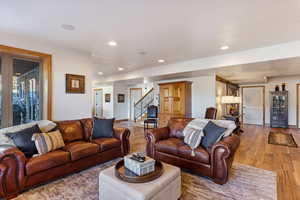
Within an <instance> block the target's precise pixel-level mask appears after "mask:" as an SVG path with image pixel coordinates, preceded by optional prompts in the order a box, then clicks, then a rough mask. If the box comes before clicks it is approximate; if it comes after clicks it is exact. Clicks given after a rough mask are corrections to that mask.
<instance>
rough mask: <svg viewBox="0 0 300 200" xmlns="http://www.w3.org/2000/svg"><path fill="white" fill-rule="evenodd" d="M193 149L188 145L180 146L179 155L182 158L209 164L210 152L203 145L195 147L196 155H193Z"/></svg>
mask: <svg viewBox="0 0 300 200" xmlns="http://www.w3.org/2000/svg"><path fill="white" fill-rule="evenodd" d="M191 153H192V149H191V148H190V147H189V146H188V145H183V146H180V147H179V149H178V155H179V156H180V157H182V158H185V159H188V160H193V161H197V162H201V163H205V164H209V153H208V152H207V151H206V150H205V149H203V148H202V147H201V146H199V147H198V148H196V149H195V156H191Z"/></svg>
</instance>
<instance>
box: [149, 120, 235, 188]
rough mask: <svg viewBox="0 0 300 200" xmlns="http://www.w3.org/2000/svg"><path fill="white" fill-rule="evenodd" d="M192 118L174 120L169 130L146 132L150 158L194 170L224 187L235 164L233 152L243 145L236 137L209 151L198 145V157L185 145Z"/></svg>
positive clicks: (158, 129) (231, 137)
mask: <svg viewBox="0 0 300 200" xmlns="http://www.w3.org/2000/svg"><path fill="white" fill-rule="evenodd" d="M191 120H192V119H191V118H188V119H184V118H174V119H171V120H170V121H169V123H168V126H167V127H164V128H157V129H153V130H151V131H148V132H146V133H145V137H146V140H147V155H148V156H150V157H152V158H154V159H155V160H160V161H163V162H166V163H169V164H172V165H176V166H179V167H182V168H187V169H191V170H193V171H195V172H197V173H199V174H201V175H203V176H206V177H210V178H211V179H212V180H213V181H214V182H215V183H218V184H224V183H226V182H227V180H228V173H229V169H230V167H231V164H232V162H233V158H234V153H235V151H236V149H237V148H238V146H239V144H240V139H239V137H238V136H236V135H232V136H229V137H225V138H223V139H222V140H221V141H219V142H218V143H216V144H215V145H214V146H213V147H212V149H211V150H210V151H207V150H205V149H204V148H202V147H201V146H199V147H198V148H197V149H196V151H195V154H196V155H195V156H191V149H190V147H188V146H187V145H186V144H184V142H183V133H182V131H183V129H184V127H185V126H186V125H187V124H188V123H189V122H190V121H191Z"/></svg>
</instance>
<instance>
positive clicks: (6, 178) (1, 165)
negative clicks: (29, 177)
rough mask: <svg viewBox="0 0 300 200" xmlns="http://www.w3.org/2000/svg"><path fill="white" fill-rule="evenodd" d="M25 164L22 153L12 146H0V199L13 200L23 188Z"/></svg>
mask: <svg viewBox="0 0 300 200" xmlns="http://www.w3.org/2000/svg"><path fill="white" fill-rule="evenodd" d="M25 162H26V158H25V155H24V153H23V152H21V151H20V150H19V149H18V148H17V147H14V146H12V145H0V197H3V198H7V199H10V198H13V197H15V196H17V195H18V193H19V192H20V191H22V190H23V188H24V183H25V178H24V177H25Z"/></svg>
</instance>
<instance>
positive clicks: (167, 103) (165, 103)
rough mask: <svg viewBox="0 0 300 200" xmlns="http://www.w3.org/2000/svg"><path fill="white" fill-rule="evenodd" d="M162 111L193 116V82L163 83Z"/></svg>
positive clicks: (161, 92) (161, 86)
mask: <svg viewBox="0 0 300 200" xmlns="http://www.w3.org/2000/svg"><path fill="white" fill-rule="evenodd" d="M159 88H160V90H159V91H160V113H162V114H171V115H175V116H185V117H190V116H191V82H188V81H183V82H174V83H161V84H159Z"/></svg>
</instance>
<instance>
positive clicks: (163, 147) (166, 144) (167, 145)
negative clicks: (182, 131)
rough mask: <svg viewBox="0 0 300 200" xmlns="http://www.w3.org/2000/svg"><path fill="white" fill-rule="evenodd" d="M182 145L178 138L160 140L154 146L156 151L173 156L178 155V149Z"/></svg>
mask: <svg viewBox="0 0 300 200" xmlns="http://www.w3.org/2000/svg"><path fill="white" fill-rule="evenodd" d="M182 145H184V143H183V141H182V140H181V139H178V138H169V139H166V140H161V141H159V142H157V143H156V144H155V148H156V150H157V151H160V152H163V153H169V154H173V155H178V149H179V147H180V146H182Z"/></svg>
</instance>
